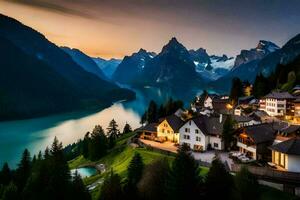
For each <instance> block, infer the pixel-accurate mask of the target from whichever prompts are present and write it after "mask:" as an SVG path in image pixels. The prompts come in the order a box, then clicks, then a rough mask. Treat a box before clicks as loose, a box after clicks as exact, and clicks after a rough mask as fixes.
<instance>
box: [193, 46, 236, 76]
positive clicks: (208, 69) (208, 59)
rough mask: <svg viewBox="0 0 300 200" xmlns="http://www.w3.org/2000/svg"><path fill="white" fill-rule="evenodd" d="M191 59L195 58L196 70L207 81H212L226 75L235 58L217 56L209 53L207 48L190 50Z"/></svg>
mask: <svg viewBox="0 0 300 200" xmlns="http://www.w3.org/2000/svg"><path fill="white" fill-rule="evenodd" d="M189 53H190V55H191V59H192V60H193V62H194V64H195V66H196V71H197V72H198V73H199V74H200V75H201V76H202V78H203V79H205V80H206V81H212V80H216V79H218V78H220V77H221V76H224V75H225V74H227V73H228V72H229V70H230V69H231V68H232V67H233V65H234V58H233V57H230V58H228V57H227V56H226V55H223V56H216V55H211V56H210V55H208V53H207V52H206V50H205V49H203V48H199V49H198V50H196V51H195V50H190V51H189Z"/></svg>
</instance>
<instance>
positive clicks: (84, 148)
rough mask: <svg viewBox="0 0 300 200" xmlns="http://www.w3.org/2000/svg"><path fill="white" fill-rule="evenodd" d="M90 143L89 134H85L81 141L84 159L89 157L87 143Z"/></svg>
mask: <svg viewBox="0 0 300 200" xmlns="http://www.w3.org/2000/svg"><path fill="white" fill-rule="evenodd" d="M90 141H91V138H90V132H87V133H86V134H85V136H84V138H83V141H82V150H81V151H82V155H83V157H85V158H88V157H89V143H90Z"/></svg>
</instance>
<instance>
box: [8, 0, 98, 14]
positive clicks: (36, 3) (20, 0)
mask: <svg viewBox="0 0 300 200" xmlns="http://www.w3.org/2000/svg"><path fill="white" fill-rule="evenodd" d="M5 1H7V2H10V3H16V4H21V5H25V6H31V7H36V8H41V9H44V10H48V11H50V12H56V13H60V14H67V15H74V16H80V17H84V18H93V16H92V15H90V14H88V13H86V12H82V11H79V10H78V9H74V8H71V7H70V6H69V5H68V6H67V5H63V0H61V1H59V2H55V1H53V0H52V1H47V0H5Z"/></svg>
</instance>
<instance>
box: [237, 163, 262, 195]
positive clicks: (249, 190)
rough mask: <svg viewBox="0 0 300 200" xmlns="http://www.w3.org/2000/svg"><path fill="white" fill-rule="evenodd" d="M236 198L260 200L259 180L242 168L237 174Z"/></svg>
mask: <svg viewBox="0 0 300 200" xmlns="http://www.w3.org/2000/svg"><path fill="white" fill-rule="evenodd" d="M234 180H235V188H236V196H237V199H239V200H252V199H259V190H258V188H259V184H258V181H257V178H256V177H255V176H254V175H253V174H252V173H251V172H249V171H248V169H247V168H246V167H242V168H241V170H240V171H239V172H238V173H237V174H236V176H235V178H234Z"/></svg>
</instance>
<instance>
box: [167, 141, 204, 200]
mask: <svg viewBox="0 0 300 200" xmlns="http://www.w3.org/2000/svg"><path fill="white" fill-rule="evenodd" d="M200 184H201V179H200V176H199V168H198V165H197V163H196V161H195V159H194V157H193V156H192V155H191V152H190V151H189V147H188V146H187V145H185V144H184V145H182V146H181V147H180V148H179V149H178V153H177V155H176V157H175V160H174V161H173V163H172V167H171V171H170V175H169V180H168V182H167V186H166V187H167V195H168V199H185V198H186V195H187V194H188V195H190V196H192V197H193V196H199V195H200V196H201V195H202V194H201V190H198V189H199V188H200Z"/></svg>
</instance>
